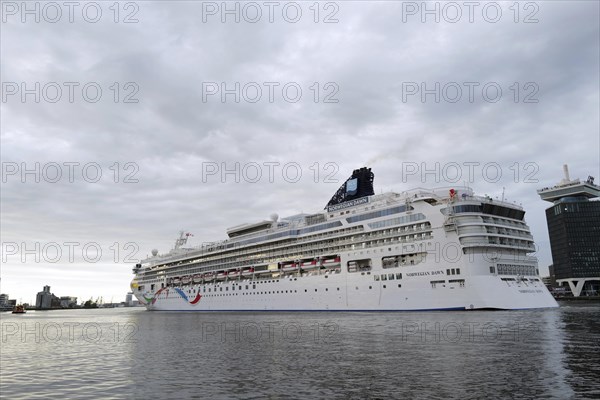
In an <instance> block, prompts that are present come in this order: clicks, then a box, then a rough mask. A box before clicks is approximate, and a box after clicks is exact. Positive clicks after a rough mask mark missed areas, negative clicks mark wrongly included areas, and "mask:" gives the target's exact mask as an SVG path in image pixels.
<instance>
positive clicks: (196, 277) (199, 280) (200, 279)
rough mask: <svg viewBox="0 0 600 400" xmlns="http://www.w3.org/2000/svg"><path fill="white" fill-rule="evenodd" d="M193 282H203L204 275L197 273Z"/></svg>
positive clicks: (193, 277)
mask: <svg viewBox="0 0 600 400" xmlns="http://www.w3.org/2000/svg"><path fill="white" fill-rule="evenodd" d="M192 282H194V283H201V282H202V275H201V274H195V275H194V276H192Z"/></svg>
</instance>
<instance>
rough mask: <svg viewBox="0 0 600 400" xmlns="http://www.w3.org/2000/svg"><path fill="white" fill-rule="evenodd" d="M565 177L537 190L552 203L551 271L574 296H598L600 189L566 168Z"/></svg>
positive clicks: (549, 216) (549, 214)
mask: <svg viewBox="0 0 600 400" xmlns="http://www.w3.org/2000/svg"><path fill="white" fill-rule="evenodd" d="M563 170H564V178H563V179H562V180H561V181H560V182H559V183H558V184H556V185H555V186H553V187H546V188H543V189H540V190H538V194H539V195H540V197H541V198H542V200H545V201H548V202H551V203H552V204H553V205H552V207H550V208H548V209H547V210H546V221H547V223H548V234H549V236H550V246H551V248H552V260H553V265H552V270H551V275H553V276H554V278H555V279H556V282H557V283H559V284H563V283H565V282H566V283H568V284H569V287H570V288H571V292H573V295H574V296H575V297H578V296H580V295H581V294H582V293H583V294H597V293H598V291H599V288H600V201H594V200H592V199H595V198H598V197H599V196H600V186H598V185H595V184H594V178H593V177H591V176H589V177H588V179H587V180H586V181H584V182H581V181H580V180H579V179H575V180H571V179H570V177H569V169H568V167H567V165H564V166H563Z"/></svg>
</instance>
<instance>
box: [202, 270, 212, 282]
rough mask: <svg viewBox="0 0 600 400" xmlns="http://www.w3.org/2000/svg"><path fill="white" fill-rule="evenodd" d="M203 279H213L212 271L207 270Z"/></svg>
mask: <svg viewBox="0 0 600 400" xmlns="http://www.w3.org/2000/svg"><path fill="white" fill-rule="evenodd" d="M203 277H204V280H205V281H212V280H214V279H215V273H214V272H207V273H205V274H204V276H203Z"/></svg>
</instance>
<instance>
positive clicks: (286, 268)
mask: <svg viewBox="0 0 600 400" xmlns="http://www.w3.org/2000/svg"><path fill="white" fill-rule="evenodd" d="M281 270H282V271H283V272H292V271H297V270H298V264H297V263H286V264H283V265H282V266H281Z"/></svg>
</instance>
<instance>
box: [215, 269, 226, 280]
mask: <svg viewBox="0 0 600 400" xmlns="http://www.w3.org/2000/svg"><path fill="white" fill-rule="evenodd" d="M225 278H227V271H221V272H219V273H218V274H217V279H218V280H223V279H225Z"/></svg>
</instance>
